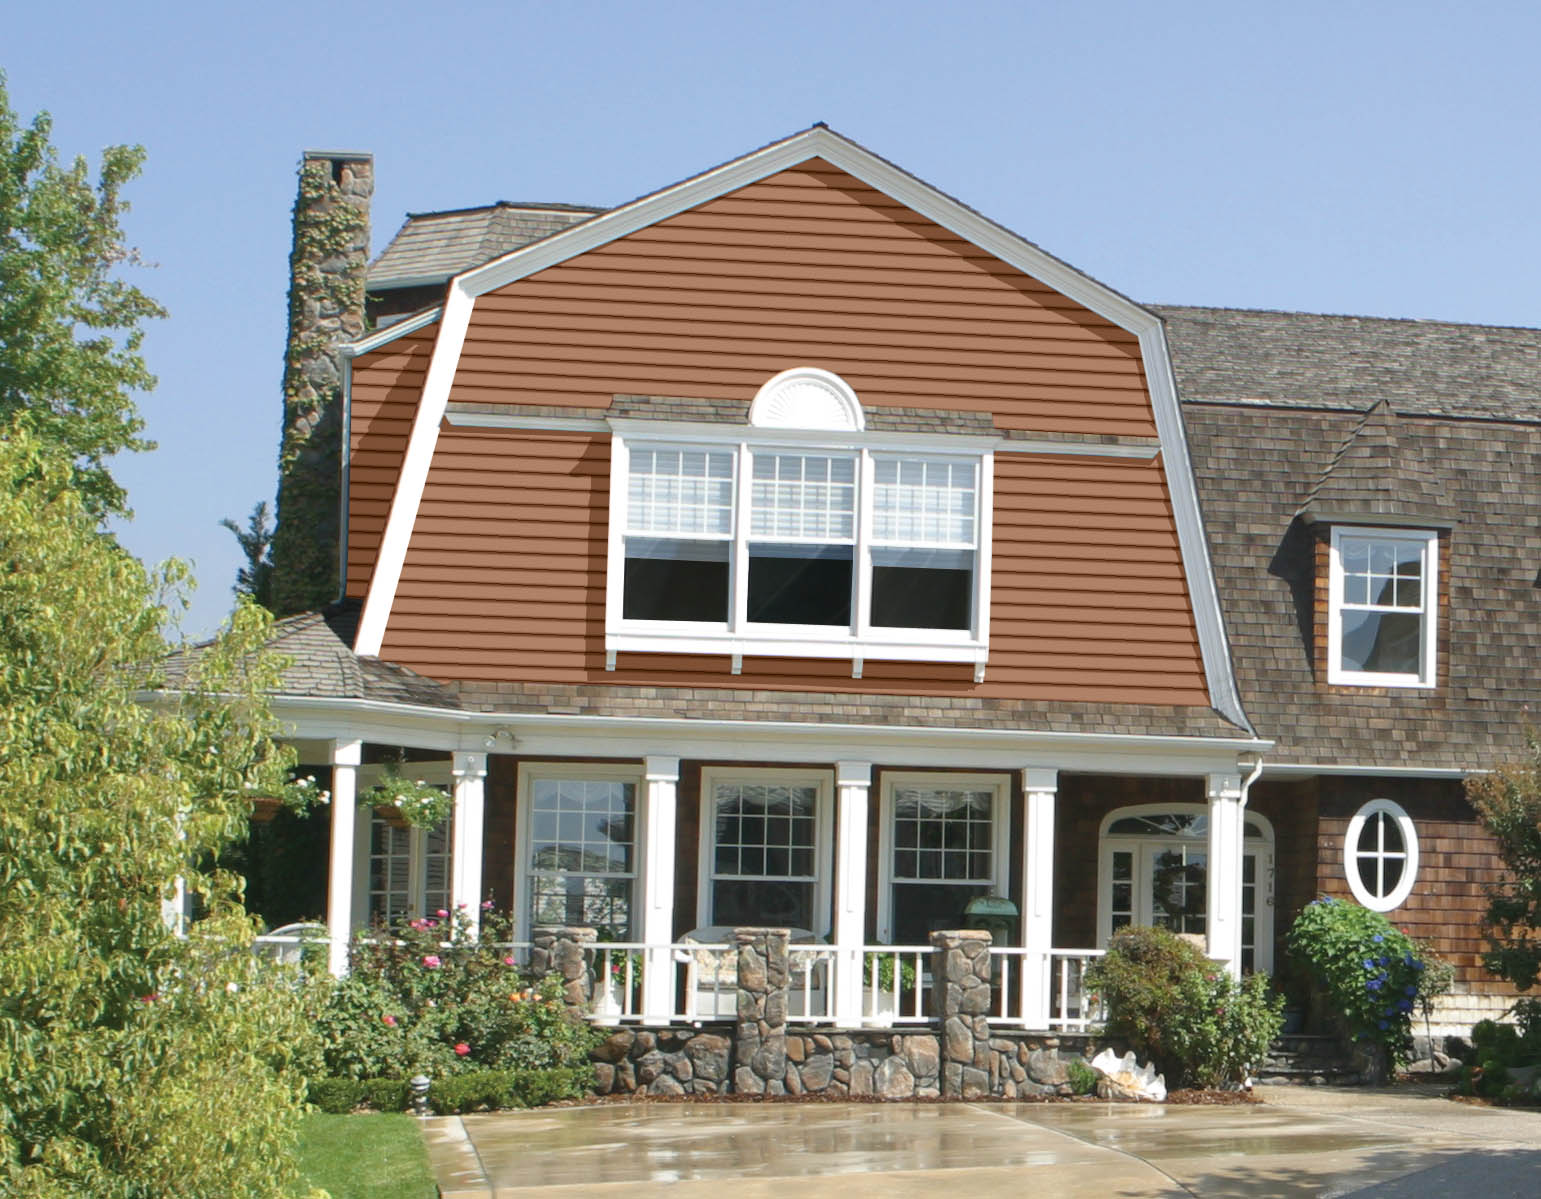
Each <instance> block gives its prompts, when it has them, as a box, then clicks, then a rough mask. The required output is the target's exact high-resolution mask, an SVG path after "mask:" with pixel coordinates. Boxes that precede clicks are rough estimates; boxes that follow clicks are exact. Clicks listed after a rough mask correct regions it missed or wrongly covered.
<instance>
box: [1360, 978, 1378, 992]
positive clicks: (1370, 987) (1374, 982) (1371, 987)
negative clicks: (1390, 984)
mask: <svg viewBox="0 0 1541 1199" xmlns="http://www.w3.org/2000/svg"><path fill="white" fill-rule="evenodd" d="M1364 989H1365V990H1366V991H1379V990H1380V979H1378V978H1372V979H1370V981H1369V982H1367V983H1365V984H1364Z"/></svg>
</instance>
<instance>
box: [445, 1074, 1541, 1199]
mask: <svg viewBox="0 0 1541 1199" xmlns="http://www.w3.org/2000/svg"><path fill="white" fill-rule="evenodd" d="M1265 1098H1266V1099H1267V1100H1268V1102H1267V1103H1265V1104H1260V1105H1249V1106H1235V1107H1158V1106H1134V1105H1128V1104H1104V1103H1096V1104H1086V1103H1076V1104H1068V1103H1067V1104H1000V1103H990V1104H961V1103H960V1104H933V1105H908V1104H891V1105H883V1104H825V1103H819V1104H766V1105H763V1106H760V1105H750V1104H673V1103H668V1104H664V1103H653V1104H648V1103H635V1104H624V1105H622V1104H617V1105H603V1106H596V1107H583V1108H564V1109H559V1110H550V1109H547V1110H541V1111H532V1112H514V1113H508V1114H500V1115H478V1116H465V1117H461V1118H446V1119H437V1120H428V1121H425V1123H424V1132H425V1134H426V1136H427V1140H428V1144H429V1153H430V1157H431V1159H432V1161H433V1165H434V1170H435V1173H436V1175H437V1177H438V1180H439V1186H440V1189H441V1192H442V1194H443V1195H444V1196H445V1197H446V1199H471V1197H473V1196H474V1197H476V1199H488V1197H491V1196H500V1197H505V1199H507V1197H522V1196H524V1195H526V1194H529V1193H531V1192H537V1191H538V1192H539V1194H541V1195H543V1196H546V1195H550V1196H562V1195H569V1194H570V1195H579V1194H584V1195H594V1194H598V1195H602V1196H609V1195H614V1196H617V1197H620V1196H630V1195H643V1194H651V1193H653V1192H654V1191H655V1190H657V1189H658V1188H660V1187H664V1186H667V1187H669V1188H670V1191H671V1193H672V1194H674V1195H678V1196H681V1197H682V1199H685V1197H688V1196H691V1195H708V1194H711V1195H719V1196H720V1195H721V1194H722V1193H723V1192H724V1189H725V1188H731V1195H732V1199H760V1197H761V1196H766V1197H768V1196H776V1199H787V1196H789V1195H797V1194H799V1193H802V1194H812V1195H823V1194H831V1193H835V1192H836V1191H837V1190H838V1193H839V1194H840V1195H841V1196H842V1199H862V1197H864V1196H868V1195H871V1196H880V1195H881V1196H884V1197H885V1199H890V1197H894V1196H899V1197H904V1196H920V1195H926V1196H933V1197H934V1196H936V1195H938V1194H947V1193H949V1192H951V1193H955V1194H967V1195H968V1196H969V1199H976V1197H982V1196H993V1195H1011V1196H1013V1197H1016V1199H1020V1196H1022V1195H1023V1194H1024V1193H1027V1194H1032V1193H1033V1192H1035V1191H1036V1192H1039V1193H1043V1194H1051V1193H1052V1194H1055V1195H1057V1196H1192V1195H1204V1196H1210V1195H1213V1196H1228V1195H1235V1196H1247V1197H1261V1196H1306V1195H1312V1196H1315V1195H1347V1194H1350V1193H1353V1194H1358V1195H1362V1196H1363V1199H1412V1197H1413V1196H1425V1195H1441V1194H1444V1195H1455V1194H1473V1195H1481V1196H1483V1199H1508V1197H1509V1196H1514V1197H1515V1199H1518V1197H1520V1196H1525V1197H1526V1199H1530V1197H1532V1196H1535V1195H1537V1194H1541V1116H1538V1115H1536V1114H1532V1113H1529V1112H1508V1111H1497V1110H1493V1109H1488V1108H1475V1107H1470V1106H1466V1105H1463V1104H1456V1103H1451V1102H1449V1101H1448V1100H1445V1099H1443V1098H1440V1097H1438V1095H1437V1094H1436V1093H1435V1092H1434V1091H1433V1090H1432V1089H1424V1090H1420V1089H1418V1088H1407V1087H1401V1088H1394V1089H1388V1090H1366V1089H1362V1088H1353V1089H1344V1090H1338V1089H1335V1088H1277V1089H1272V1090H1270V1091H1268V1092H1267V1093H1266V1095H1265Z"/></svg>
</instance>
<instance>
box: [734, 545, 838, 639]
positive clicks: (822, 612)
mask: <svg viewBox="0 0 1541 1199" xmlns="http://www.w3.org/2000/svg"><path fill="white" fill-rule="evenodd" d="M749 619H750V620H751V621H753V622H755V623H757V624H825V625H849V624H850V623H851V547H850V546H848V545H751V546H750V547H749Z"/></svg>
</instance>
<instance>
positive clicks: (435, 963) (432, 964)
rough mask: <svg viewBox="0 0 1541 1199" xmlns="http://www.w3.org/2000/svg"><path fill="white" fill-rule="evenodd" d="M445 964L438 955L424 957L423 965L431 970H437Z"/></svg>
mask: <svg viewBox="0 0 1541 1199" xmlns="http://www.w3.org/2000/svg"><path fill="white" fill-rule="evenodd" d="M443 964H444V963H443V962H441V961H439V955H438V954H436V953H429V954H424V955H423V965H425V966H427V967H428V969H430V970H437V969H438V968H439V967H440V966H442V965H443Z"/></svg>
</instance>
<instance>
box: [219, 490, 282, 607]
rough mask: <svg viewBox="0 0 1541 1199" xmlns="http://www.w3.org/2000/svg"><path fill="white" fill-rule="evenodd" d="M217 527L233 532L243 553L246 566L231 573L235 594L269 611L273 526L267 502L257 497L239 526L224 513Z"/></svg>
mask: <svg viewBox="0 0 1541 1199" xmlns="http://www.w3.org/2000/svg"><path fill="white" fill-rule="evenodd" d="M219 523H220V527H221V528H225V529H229V530H230V532H231V533H233V534H235V539H236V541H237V542H238V543H239V544H240V546H241V553H243V554H245V555H246V565H245V566H242V567H240V568H239V569H238V570H237V571H236V572H235V593H236V595H237V596H242V595H244V596H246V597H247V598H248V599H250V600H251V601H252V602H253V603H255V604H260V605H261V606H262V607H264V608H266V609H267V610H268V611H269V612H271V611H273V554H272V548H273V525H272V523H271V521H270V520H269V519H268V504H267V501H266V500H259V501H258V502H257V505H256V507H254V508H253V509H252V510H251V515H250V516H248V517H247V518H246V527H245V528H244V529H243V528H241V526H240V525H238V524H236V523H235V521H233V520H231V519H230V518H229V517H228V516H227V517H225V519H224V520H222V521H220V522H219Z"/></svg>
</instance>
